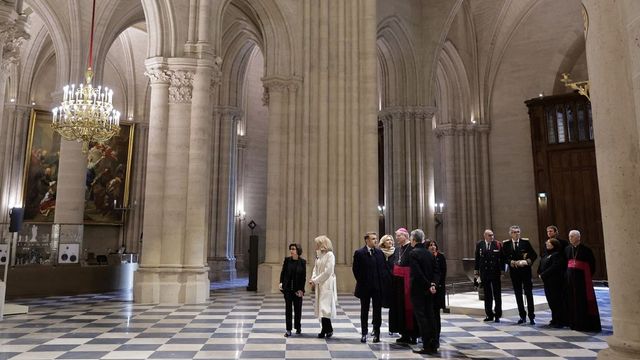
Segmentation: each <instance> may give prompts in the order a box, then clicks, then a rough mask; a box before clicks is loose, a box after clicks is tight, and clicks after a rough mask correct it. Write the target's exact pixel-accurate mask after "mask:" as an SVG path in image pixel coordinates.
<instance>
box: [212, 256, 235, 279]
mask: <svg viewBox="0 0 640 360" xmlns="http://www.w3.org/2000/svg"><path fill="white" fill-rule="evenodd" d="M207 263H208V264H209V280H211V282H219V281H230V280H235V279H236V278H237V277H238V273H237V271H236V260H235V259H231V260H230V259H227V258H222V259H209V260H207Z"/></svg>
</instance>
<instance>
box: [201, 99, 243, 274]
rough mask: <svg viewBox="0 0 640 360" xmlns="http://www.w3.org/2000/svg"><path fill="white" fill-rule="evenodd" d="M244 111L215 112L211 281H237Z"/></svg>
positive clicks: (226, 109)
mask: <svg viewBox="0 0 640 360" xmlns="http://www.w3.org/2000/svg"><path fill="white" fill-rule="evenodd" d="M241 114H242V112H241V110H240V109H238V108H236V107H229V106H218V107H215V108H214V109H213V139H212V140H213V141H211V153H212V154H213V159H212V161H211V164H212V166H211V170H210V174H211V176H210V183H209V186H210V191H209V193H210V199H209V202H210V206H211V212H210V215H209V219H211V220H210V223H209V224H210V227H209V238H208V242H209V248H208V254H207V263H208V264H209V277H210V279H211V280H212V281H220V280H230V279H234V278H235V277H236V264H235V257H234V242H235V222H236V218H235V207H236V195H235V194H236V176H237V174H236V172H235V168H236V166H237V165H236V161H237V140H236V139H237V137H238V134H237V126H238V121H239V120H240V117H241Z"/></svg>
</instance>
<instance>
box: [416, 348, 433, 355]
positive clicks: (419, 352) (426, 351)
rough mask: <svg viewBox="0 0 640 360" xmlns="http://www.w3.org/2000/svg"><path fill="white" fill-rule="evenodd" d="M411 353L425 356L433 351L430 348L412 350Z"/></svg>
mask: <svg viewBox="0 0 640 360" xmlns="http://www.w3.org/2000/svg"><path fill="white" fill-rule="evenodd" d="M413 352H414V353H416V354H425V355H426V354H433V353H435V350H434V349H431V348H422V349H420V350H413Z"/></svg>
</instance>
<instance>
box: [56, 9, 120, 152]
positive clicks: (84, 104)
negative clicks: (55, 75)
mask: <svg viewBox="0 0 640 360" xmlns="http://www.w3.org/2000/svg"><path fill="white" fill-rule="evenodd" d="M95 13H96V1H95V0H93V10H92V15H91V38H90V39H91V40H90V42H89V66H88V68H87V72H86V73H85V83H84V84H80V85H79V86H76V85H75V84H72V85H66V86H65V87H64V88H63V96H62V103H61V104H60V106H58V107H56V108H54V109H53V110H52V112H53V122H52V124H51V127H52V128H53V129H54V130H55V131H57V132H58V133H59V134H60V136H62V138H64V139H65V140H69V141H71V140H75V141H78V142H82V152H83V153H86V152H87V151H88V150H89V143H91V142H98V143H102V142H105V141H107V140H109V139H110V138H111V137H113V136H114V135H116V134H118V132H119V131H120V112H119V111H117V110H115V109H114V108H113V90H111V89H109V88H108V87H104V88H103V87H102V86H98V87H95V88H94V87H93V85H92V83H91V81H92V80H93V70H92V65H93V27H94V21H95Z"/></svg>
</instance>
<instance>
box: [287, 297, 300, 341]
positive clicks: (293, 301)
mask: <svg viewBox="0 0 640 360" xmlns="http://www.w3.org/2000/svg"><path fill="white" fill-rule="evenodd" d="M292 307H293V313H294V314H295V315H294V316H295V318H294V319H295V320H294V322H293V326H294V327H295V328H296V330H300V329H301V327H300V320H301V319H302V298H301V297H299V296H296V294H295V293H294V292H291V291H285V292H284V313H285V319H286V322H287V323H286V324H287V330H288V331H291V329H292V327H291V310H292V309H291V308H292Z"/></svg>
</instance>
